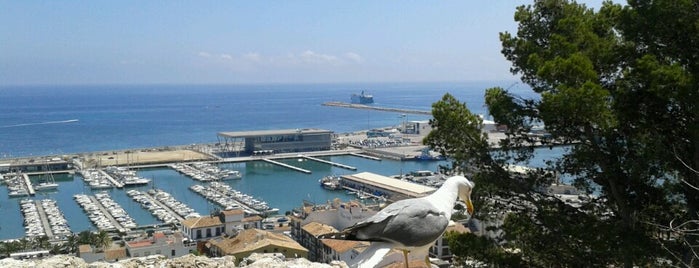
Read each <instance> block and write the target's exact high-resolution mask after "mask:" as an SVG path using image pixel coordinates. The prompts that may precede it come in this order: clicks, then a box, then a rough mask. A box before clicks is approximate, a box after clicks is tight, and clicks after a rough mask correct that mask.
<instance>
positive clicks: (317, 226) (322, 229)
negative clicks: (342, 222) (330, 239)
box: [301, 222, 338, 236]
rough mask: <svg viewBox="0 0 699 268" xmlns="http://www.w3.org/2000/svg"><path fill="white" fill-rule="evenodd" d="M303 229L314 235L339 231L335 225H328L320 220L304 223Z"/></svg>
mask: <svg viewBox="0 0 699 268" xmlns="http://www.w3.org/2000/svg"><path fill="white" fill-rule="evenodd" d="M301 229H303V230H304V231H306V232H308V233H309V234H311V235H313V236H319V235H324V234H329V233H336V232H338V231H337V229H335V227H332V226H330V225H326V224H322V223H319V222H310V223H308V224H306V225H304V226H303V227H302V228H301Z"/></svg>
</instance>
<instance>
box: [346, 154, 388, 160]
mask: <svg viewBox="0 0 699 268" xmlns="http://www.w3.org/2000/svg"><path fill="white" fill-rule="evenodd" d="M349 154H350V155H351V156H356V157H361V158H366V159H371V160H375V161H381V158H378V157H373V156H370V155H365V154H358V153H349Z"/></svg>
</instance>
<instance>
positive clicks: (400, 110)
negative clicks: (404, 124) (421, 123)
mask: <svg viewBox="0 0 699 268" xmlns="http://www.w3.org/2000/svg"><path fill="white" fill-rule="evenodd" d="M323 106H332V107H342V108H353V109H363V110H376V111H382V112H395V113H403V114H420V115H432V111H423V110H413V109H403V108H391V107H380V106H369V105H364V104H355V103H346V102H341V101H329V102H324V103H323Z"/></svg>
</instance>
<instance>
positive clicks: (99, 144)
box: [0, 81, 560, 239]
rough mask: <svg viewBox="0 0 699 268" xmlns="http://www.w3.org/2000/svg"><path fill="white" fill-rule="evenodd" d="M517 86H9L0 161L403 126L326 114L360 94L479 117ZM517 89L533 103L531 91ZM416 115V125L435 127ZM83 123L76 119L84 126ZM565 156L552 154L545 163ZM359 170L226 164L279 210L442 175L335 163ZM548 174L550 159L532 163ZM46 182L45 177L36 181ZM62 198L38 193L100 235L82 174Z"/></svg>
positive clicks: (149, 173) (4, 93)
mask: <svg viewBox="0 0 699 268" xmlns="http://www.w3.org/2000/svg"><path fill="white" fill-rule="evenodd" d="M511 84H512V83H511V82H508V81H504V82H481V83H422V84H328V85H251V86H243V85H236V86H80V87H65V86H62V87H49V86H36V87H0V158H6V157H18V156H31V155H53V154H63V153H76V152H87V151H100V150H114V149H126V148H142V147H155V146H167V145H180V144H190V143H211V142H216V133H217V132H221V131H244V130H263V129H293V128H322V129H329V130H333V131H335V132H337V133H341V132H350V131H357V130H362V129H370V128H377V127H385V126H389V125H398V124H400V122H401V121H402V120H403V119H402V118H401V116H400V114H397V113H389V112H379V111H366V110H354V109H343V108H337V107H325V106H321V103H323V102H326V101H345V102H348V101H349V96H350V94H351V93H358V92H359V91H361V90H366V91H367V92H368V93H371V94H373V95H374V99H375V101H376V104H375V105H378V106H386V107H396V108H410V109H419V110H430V109H431V104H432V103H433V102H435V101H438V100H439V99H440V98H441V97H442V96H443V95H444V94H445V93H450V94H452V95H454V96H456V97H457V98H458V99H459V100H460V101H462V102H465V103H466V104H467V106H468V107H469V108H470V109H471V110H472V111H473V112H475V113H485V110H484V109H485V108H484V103H483V90H484V89H485V88H488V87H492V86H501V87H508V86H510V85H511ZM513 90H515V91H517V90H519V91H521V94H523V95H526V94H529V93H527V91H526V89H525V88H521V89H519V88H517V87H516V86H515V87H514V88H513ZM427 119H429V117H427V116H418V115H408V116H407V120H427ZM75 120H77V121H75ZM556 154H560V151H552V152H549V151H546V152H543V153H542V158H545V157H549V156H552V155H556ZM325 159H326V160H331V161H335V162H339V163H343V164H346V165H350V166H355V167H357V168H358V170H357V171H349V170H344V169H340V168H337V167H331V166H329V165H327V164H322V163H317V162H314V161H302V162H299V161H297V159H289V160H285V162H286V163H288V164H292V165H296V166H299V167H301V168H304V169H308V170H311V171H312V172H313V173H312V174H304V173H300V172H296V171H292V170H289V169H286V168H282V167H278V166H273V165H270V164H267V163H263V162H248V163H236V164H225V165H222V167H224V168H230V169H235V170H239V171H241V172H242V173H243V179H241V180H234V181H228V183H229V184H230V185H231V186H233V187H234V188H235V189H238V190H240V191H242V192H245V193H247V194H250V195H253V196H255V197H257V198H258V199H262V200H265V201H266V202H268V203H269V204H270V205H271V206H272V207H276V208H279V209H280V212H281V213H283V212H285V211H288V210H291V209H293V208H295V207H298V206H299V205H300V204H301V202H302V200H310V201H313V202H319V203H322V202H326V201H328V200H332V199H334V198H340V199H343V200H347V199H348V198H349V196H346V195H345V194H344V192H342V191H336V192H334V191H327V190H325V189H322V188H321V187H320V186H319V185H318V179H319V178H321V177H323V176H325V175H330V174H349V173H355V172H363V171H369V172H374V173H377V174H381V175H386V176H388V175H395V174H400V173H406V172H410V171H413V170H436V169H437V165H438V163H436V162H400V161H391V160H383V161H374V160H369V159H363V158H358V157H353V156H333V157H326V158H325ZM532 165H533V166H540V165H541V161H540V160H539V161H538V162H536V163H533V164H532ZM139 175H140V176H143V177H147V178H151V179H153V181H154V182H153V185H149V186H143V187H140V188H141V189H143V190H147V189H150V188H151V187H156V188H161V189H164V190H166V191H168V192H170V193H171V194H172V195H173V196H174V197H175V198H177V199H178V200H180V201H182V202H185V203H187V204H188V205H190V206H191V207H192V208H194V209H195V210H196V211H197V212H199V213H200V214H208V213H209V212H210V211H211V210H213V209H214V208H215V205H212V204H210V203H209V202H207V201H206V200H205V199H204V198H202V197H200V196H199V195H197V194H195V193H194V192H192V191H190V190H189V189H188V187H189V186H191V185H193V184H195V183H198V182H196V181H194V180H192V179H190V178H188V177H185V176H183V175H181V174H179V173H177V172H175V171H174V170H171V169H165V168H163V169H148V170H140V171H139ZM32 179H33V180H38V179H39V178H38V177H35V178H32ZM56 180H57V182H58V183H59V185H60V186H59V188H58V190H57V191H53V192H48V193H42V194H37V196H35V197H33V199H42V198H54V199H56V200H57V201H58V206H59V208H60V209H61V210H62V211H63V212H64V214H65V215H66V218H67V219H68V222H69V224H70V226H71V229H72V230H73V231H74V232H79V231H82V230H88V229H93V230H94V229H95V228H94V227H93V226H92V224H91V223H90V221H89V220H88V218H87V216H86V215H85V214H84V213H83V212H82V209H81V208H80V207H79V206H78V204H77V203H76V202H75V200H74V199H73V195H74V194H77V193H88V194H89V193H92V190H90V189H89V188H88V187H85V186H84V183H83V181H82V178H81V177H80V176H79V175H74V176H69V175H60V176H57V177H56ZM108 192H109V193H110V194H111V196H112V198H113V199H115V200H116V201H117V202H118V203H119V204H121V205H122V207H124V209H126V210H127V211H128V212H129V214H130V215H131V216H132V217H134V218H135V219H136V221H137V223H138V224H141V225H145V224H153V223H158V221H157V219H155V218H154V217H153V216H151V215H150V213H149V212H148V211H147V210H145V209H143V208H141V207H140V205H138V204H137V203H135V202H134V201H132V200H131V199H130V198H129V197H128V196H126V194H125V191H124V190H118V189H114V190H109V191H108ZM0 215H3V216H4V218H5V219H4V220H3V221H0V239H8V238H17V237H21V236H23V235H24V230H23V227H22V221H23V217H22V214H21V212H20V211H19V199H17V198H9V197H8V196H7V187H0Z"/></svg>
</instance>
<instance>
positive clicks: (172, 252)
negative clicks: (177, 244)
mask: <svg viewBox="0 0 699 268" xmlns="http://www.w3.org/2000/svg"><path fill="white" fill-rule="evenodd" d="M170 255H171V256H173V257H174V256H175V250H174V249H173V250H172V251H171V252H170Z"/></svg>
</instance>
